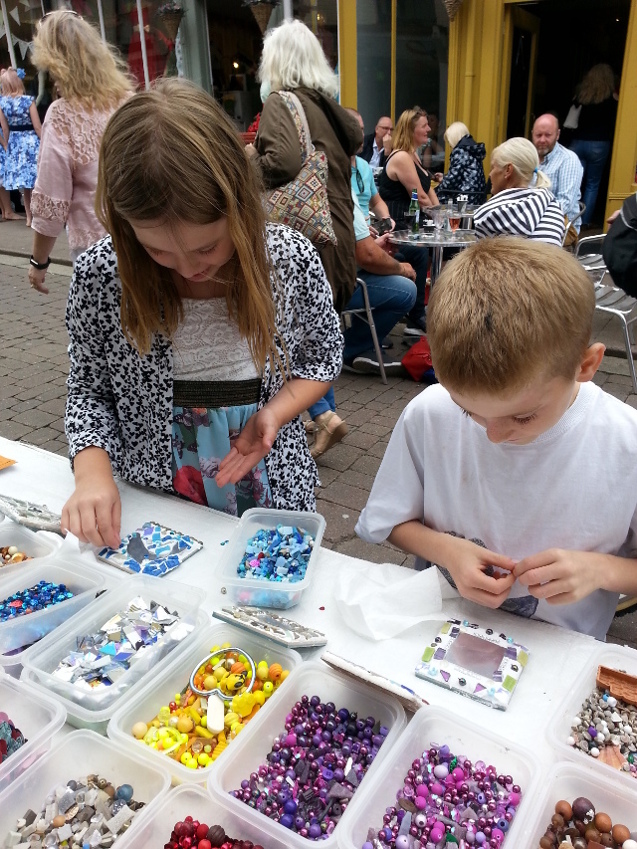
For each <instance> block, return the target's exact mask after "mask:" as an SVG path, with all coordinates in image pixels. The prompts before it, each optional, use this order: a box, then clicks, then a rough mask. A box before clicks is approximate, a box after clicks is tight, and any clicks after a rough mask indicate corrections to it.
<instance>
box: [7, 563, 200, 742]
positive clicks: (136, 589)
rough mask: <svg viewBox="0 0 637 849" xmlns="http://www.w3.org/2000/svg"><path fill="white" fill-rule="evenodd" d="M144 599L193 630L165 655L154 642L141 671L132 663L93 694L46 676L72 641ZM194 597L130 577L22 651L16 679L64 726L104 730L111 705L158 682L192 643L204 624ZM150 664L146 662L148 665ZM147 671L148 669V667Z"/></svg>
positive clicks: (146, 579) (163, 648)
mask: <svg viewBox="0 0 637 849" xmlns="http://www.w3.org/2000/svg"><path fill="white" fill-rule="evenodd" d="M137 595H141V596H143V597H144V598H145V599H146V600H147V601H150V600H153V601H157V602H159V603H161V604H163V605H164V606H165V607H166V608H167V609H168V610H171V611H177V612H178V613H179V614H180V615H181V617H182V618H183V619H185V620H186V621H190V622H191V623H192V624H194V625H195V629H194V631H192V632H191V633H190V634H188V636H187V637H185V638H184V639H183V640H181V641H180V642H179V643H172V645H171V646H170V652H169V653H165V652H167V650H168V648H169V646H168V644H167V643H164V644H158V645H157V646H155V647H154V648H153V650H152V653H149V656H148V660H147V661H145V667H144V668H145V670H146V671H144V669H140V668H139V667H138V666H136V665H135V664H133V665H132V666H131V668H130V669H129V670H128V671H127V672H126V673H125V674H124V675H123V676H122V678H121V679H120V680H119V681H118V682H117V684H114V685H112V686H111V687H109V688H108V689H107V690H101V691H96V692H95V694H93V693H87V692H86V691H85V690H78V689H76V688H75V687H74V686H73V685H72V684H68V683H66V682H63V681H60V680H59V679H58V678H55V677H54V676H53V675H52V674H51V673H52V672H53V671H54V670H55V669H56V667H57V665H58V663H59V662H60V661H61V660H62V659H63V658H64V657H66V655H67V654H68V653H69V652H70V651H73V650H74V649H75V646H76V638H77V637H78V636H84V635H85V634H89V633H92V632H94V631H97V630H99V628H100V627H101V626H102V625H103V624H104V623H105V622H106V621H108V619H110V618H111V617H112V616H114V615H115V614H116V613H118V612H120V611H122V610H124V609H125V607H126V606H127V604H128V603H129V602H130V601H131V599H133V598H134V597H135V596H137ZM198 605H199V594H198V593H196V592H193V590H192V588H191V587H187V586H185V585H183V584H178V583H175V582H174V581H170V582H165V581H158V580H157V578H151V577H148V576H133V577H130V578H127V579H126V580H125V581H124V582H122V583H120V584H118V585H117V586H116V587H115V588H114V589H112V590H108V591H107V592H105V593H104V594H103V595H101V596H100V597H99V598H98V599H95V601H93V602H92V604H90V605H88V606H87V607H86V608H85V609H84V610H82V612H81V613H79V614H78V615H77V616H74V617H73V620H72V621H71V622H69V623H68V624H67V625H64V626H61V627H60V628H57V629H56V631H55V633H53V634H49V635H48V637H45V638H44V639H42V640H40V642H39V643H37V644H36V645H34V646H32V647H31V648H29V649H27V650H26V651H25V652H24V657H23V659H22V663H23V667H24V669H23V671H22V679H23V680H25V681H28V682H29V683H31V684H32V685H33V686H34V687H37V688H38V689H39V690H40V691H44V692H46V693H47V694H48V695H49V696H50V697H52V698H54V699H57V700H58V701H59V702H60V703H61V704H63V705H64V707H65V708H66V712H67V714H68V722H69V724H71V725H74V726H76V727H79V728H91V729H93V730H94V731H100V732H104V731H105V730H106V725H107V723H108V722H109V720H110V719H111V717H112V716H113V714H114V712H115V710H116V709H117V707H119V706H120V705H121V704H122V702H123V701H125V700H126V701H128V699H129V698H130V697H131V693H132V692H134V690H135V689H136V688H138V687H140V686H142V685H143V683H144V682H145V681H147V680H148V679H149V678H151V679H153V680H161V676H162V675H163V669H164V667H165V666H166V664H167V663H168V661H169V660H171V659H172V657H173V656H175V655H179V654H183V652H184V651H187V650H188V647H189V646H190V644H191V643H192V642H193V641H194V640H195V639H196V635H197V633H198V632H199V631H200V630H201V629H202V628H205V627H206V626H207V625H208V624H209V622H210V616H209V614H207V613H205V612H204V611H202V610H199V609H198ZM151 659H152V662H151V663H149V661H151ZM149 667H150V668H149Z"/></svg>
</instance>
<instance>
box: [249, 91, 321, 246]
mask: <svg viewBox="0 0 637 849" xmlns="http://www.w3.org/2000/svg"><path fill="white" fill-rule="evenodd" d="M278 93H279V95H280V96H281V97H282V98H283V101H284V103H285V105H286V106H287V107H288V109H289V110H290V112H291V114H292V117H293V119H294V126H295V127H296V130H297V133H298V135H299V143H300V145H301V160H302V164H301V170H300V171H299V173H298V174H297V175H296V177H295V178H294V179H293V180H291V181H290V182H289V183H286V184H285V185H284V186H279V187H278V188H277V189H272V190H271V191H269V192H267V193H266V196H265V200H264V206H265V211H266V215H267V216H268V218H269V219H270V221H276V222H278V223H279V224H287V225H288V226H289V227H293V228H294V229H295V230H298V231H299V233H302V234H303V235H304V236H307V238H308V239H309V240H310V241H311V242H312V244H314V245H315V246H316V247H322V246H323V245H327V244H331V245H336V243H337V239H336V234H335V232H334V227H333V226H332V216H331V215H330V207H329V202H328V199H327V156H326V155H325V153H324V152H323V151H322V150H316V148H315V147H314V145H313V144H312V138H311V136H310V128H309V126H308V123H307V117H306V115H305V110H304V109H303V106H302V105H301V101H300V100H299V98H298V97H297V96H296V95H295V94H293V93H292V92H291V91H280V92H278Z"/></svg>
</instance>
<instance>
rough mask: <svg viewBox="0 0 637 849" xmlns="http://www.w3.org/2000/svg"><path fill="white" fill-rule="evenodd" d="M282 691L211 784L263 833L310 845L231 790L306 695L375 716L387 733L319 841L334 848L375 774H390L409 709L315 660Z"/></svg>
mask: <svg viewBox="0 0 637 849" xmlns="http://www.w3.org/2000/svg"><path fill="white" fill-rule="evenodd" d="M280 695H281V698H280V699H278V700H277V702H276V703H273V704H272V706H271V709H270V710H269V711H268V713H267V715H264V716H263V717H257V718H256V719H255V720H254V722H251V723H250V725H249V726H248V727H247V728H246V730H245V731H243V732H242V733H241V734H240V735H239V737H238V738H237V739H236V740H235V741H234V743H233V744H232V745H233V751H232V757H231V758H224V759H222V760H220V762H219V764H218V766H217V768H216V769H215V770H213V771H212V772H211V773H210V778H209V781H208V787H209V789H210V791H211V793H212V795H213V797H214V798H215V799H217V800H218V801H219V802H220V804H222V805H224V806H227V808H228V810H231V811H234V812H235V813H236V814H237V816H239V817H243V818H244V819H245V820H246V822H251V823H255V824H256V825H257V826H259V827H260V828H262V829H263V831H265V832H267V833H268V834H271V835H272V836H273V837H276V838H277V839H278V840H281V841H284V842H285V843H286V844H287V846H288V847H289V848H290V849H309V847H311V846H313V845H318V844H315V842H314V841H312V840H308V839H306V838H304V837H301V836H300V835H298V834H296V833H294V832H292V831H290V830H289V829H287V828H284V826H282V825H280V824H279V823H277V822H274V821H273V820H271V819H269V818H268V817H266V816H265V815H264V814H260V813H259V812H258V811H255V810H253V809H252V808H250V807H249V806H248V805H245V804H244V803H243V802H240V801H239V800H238V799H235V798H234V796H232V795H230V793H231V791H232V790H235V789H237V788H238V787H239V786H240V785H241V782H242V780H243V779H244V778H248V777H249V776H250V773H251V772H255V771H256V769H257V768H258V767H259V766H260V765H261V764H262V763H264V762H265V758H266V756H267V755H268V753H269V752H270V750H271V748H272V742H273V741H274V739H275V738H276V737H277V736H278V735H279V734H280V733H281V732H282V731H283V730H284V728H285V717H286V716H287V714H288V713H289V712H290V710H291V709H292V707H293V706H294V704H295V703H296V702H297V701H298V700H299V699H300V698H301V697H302V696H303V695H308V696H313V695H317V696H319V697H320V699H321V700H322V701H323V702H326V701H331V702H334V703H335V705H336V708H337V709H339V708H341V707H346V708H347V709H348V710H350V711H357V712H358V714H359V716H370V715H371V716H373V717H375V718H376V720H377V721H380V723H381V725H385V726H387V727H388V728H389V733H388V735H387V738H386V740H385V742H384V743H383V745H382V747H381V748H380V751H379V753H378V755H377V756H376V758H375V759H374V763H373V764H372V765H371V767H370V768H369V770H368V771H367V773H366V775H365V777H364V779H363V781H362V782H361V786H360V787H359V788H358V789H357V790H356V793H355V794H354V796H353V797H352V800H351V801H350V803H349V804H348V806H347V809H346V810H345V812H344V814H343V816H342V817H341V819H340V821H339V823H338V824H337V826H336V828H335V829H334V831H333V832H332V834H331V835H330V836H329V837H327V838H326V839H325V840H321V841H320V846H321V847H323V849H333V847H335V846H337V845H339V844H337V840H339V839H340V838H339V835H341V834H342V832H343V829H344V828H345V827H346V823H348V822H350V821H351V820H352V819H353V818H354V817H355V816H356V812H357V811H358V809H359V808H360V807H361V804H362V803H363V802H364V799H365V796H366V795H367V792H368V788H369V786H370V784H371V782H372V778H373V776H374V775H377V774H379V775H381V776H385V775H386V770H385V764H386V763H387V760H388V759H389V755H390V752H391V751H392V749H393V748H394V747H395V746H396V745H397V741H398V742H399V737H400V735H401V733H402V731H403V729H404V728H405V724H406V718H405V712H404V710H403V708H402V706H401V705H400V704H399V703H398V702H397V701H396V700H395V699H393V698H392V697H391V696H388V695H385V694H384V693H381V692H379V691H377V690H374V689H372V688H371V687H367V686H366V685H365V684H363V683H361V682H358V681H352V680H351V679H348V678H347V677H345V676H343V675H341V674H339V673H337V672H333V671H331V670H329V669H327V668H326V667H325V666H324V665H323V664H319V663H312V662H308V663H304V664H302V666H300V667H299V668H298V669H295V670H294V672H292V674H291V675H290V677H289V678H288V680H287V681H286V687H285V692H281V694H280ZM381 819H382V816H381ZM266 849H267V846H266Z"/></svg>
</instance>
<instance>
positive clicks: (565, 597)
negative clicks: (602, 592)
mask: <svg viewBox="0 0 637 849" xmlns="http://www.w3.org/2000/svg"><path fill="white" fill-rule="evenodd" d="M605 559H606V555H604V554H600V553H599V552H596V551H566V550H564V549H561V548H549V549H547V550H546V551H540V552H539V553H538V554H534V555H532V556H531V557H525V558H524V560H520V561H519V562H518V563H517V564H516V566H515V574H516V576H517V578H518V580H519V581H520V583H521V584H523V585H524V586H526V587H528V588H529V592H530V593H531V595H532V596H535V598H545V599H546V600H547V601H548V603H549V604H572V603H573V602H575V601H580V600H581V599H583V598H586V596H587V595H590V594H591V593H592V592H594V591H595V590H598V589H600V587H601V586H602V584H603V576H604V574H605V570H606V568H607V565H606V563H605Z"/></svg>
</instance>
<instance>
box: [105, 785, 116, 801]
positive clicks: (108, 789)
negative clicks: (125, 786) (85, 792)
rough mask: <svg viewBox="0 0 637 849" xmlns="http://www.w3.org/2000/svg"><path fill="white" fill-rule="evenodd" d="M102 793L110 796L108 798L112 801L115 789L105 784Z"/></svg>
mask: <svg viewBox="0 0 637 849" xmlns="http://www.w3.org/2000/svg"><path fill="white" fill-rule="evenodd" d="M104 792H105V793H106V795H107V796H110V798H111V799H112V798H113V796H114V795H115V788H114V787H113V785H112V784H107V785H106V787H105V788H104Z"/></svg>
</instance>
